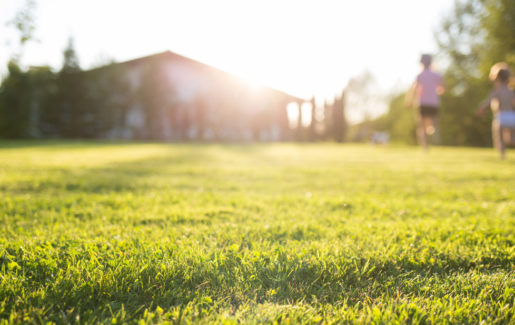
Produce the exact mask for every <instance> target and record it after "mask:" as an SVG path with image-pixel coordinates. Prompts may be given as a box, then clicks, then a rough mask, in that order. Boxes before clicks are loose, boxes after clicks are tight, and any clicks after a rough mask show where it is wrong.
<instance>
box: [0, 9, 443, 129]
mask: <svg viewBox="0 0 515 325" xmlns="http://www.w3.org/2000/svg"><path fill="white" fill-rule="evenodd" d="M35 2H36V11H35V14H36V33H35V35H36V37H37V39H38V40H39V42H38V43H35V42H32V43H31V44H30V45H29V46H27V48H26V50H25V53H24V56H23V58H22V62H23V63H24V64H25V65H43V64H49V65H50V66H52V67H54V68H56V69H58V68H59V67H60V65H61V63H62V50H63V48H64V47H65V46H66V43H67V39H68V38H69V37H70V36H72V37H73V38H74V41H75V48H76V50H77V52H78V55H79V59H80V62H81V66H82V68H86V69H87V68H89V67H92V66H94V65H98V64H99V63H100V62H102V61H104V62H105V61H106V59H109V58H112V59H115V60H116V61H125V60H129V59H133V58H137V57H141V56H146V55H149V54H153V53H157V52H161V51H165V50H170V51H173V52H176V53H179V54H182V55H185V56H188V57H191V58H193V59H196V60H198V61H201V62H204V63H207V64H210V65H212V66H215V67H217V68H220V69H222V70H225V71H228V72H231V73H233V74H236V75H238V76H241V77H243V78H245V79H247V80H250V81H252V82H255V83H258V84H265V85H267V86H271V87H274V88H277V89H280V90H283V91H286V92H288V93H291V94H294V95H297V96H301V97H305V98H309V97H311V96H312V95H313V94H314V95H316V97H317V98H318V99H319V100H323V98H324V97H325V98H332V97H334V95H335V94H337V93H340V92H341V90H342V89H343V88H344V87H345V86H346V84H347V82H348V81H349V78H351V77H353V76H356V75H359V74H361V73H363V72H364V71H366V70H368V71H370V72H371V73H372V75H373V76H374V77H375V79H376V80H377V87H378V89H377V91H378V93H388V92H389V91H391V90H392V89H399V88H402V87H406V86H407V85H408V84H410V83H411V82H412V80H413V79H414V77H415V75H416V74H417V73H418V71H419V64H418V59H419V57H420V54H421V53H424V52H429V53H434V52H436V49H437V47H436V44H435V41H434V37H433V31H434V30H435V29H436V28H437V27H438V25H439V22H440V19H441V17H442V15H443V14H445V13H446V12H448V11H449V10H450V8H451V6H452V4H453V1H450V0H432V1H422V0H359V1H353V0H333V1H326V0H312V1H302V0H292V1H290V0H254V1H247V0H217V1H212V0H205V1H201V0H183V1H176V0H168V1H166V0H141V1H135V0H35ZM23 3H24V1H20V0H2V1H0V72H3V73H5V63H6V62H7V60H8V58H9V56H10V55H11V54H12V53H13V51H14V50H15V48H16V46H15V44H16V36H17V34H16V32H15V31H14V29H13V28H12V27H8V26H6V22H7V21H9V20H11V19H12V18H13V17H14V15H15V13H16V11H17V10H18V9H19V8H20V6H22V5H23ZM370 110H372V112H370V113H371V114H372V115H374V114H375V113H377V112H379V111H381V110H384V105H383V106H381V104H380V103H379V104H377V105H376V107H374V108H371V109H370ZM374 110H375V112H374ZM362 113H363V112H356V113H355V114H352V112H351V116H350V118H351V120H359V119H360V116H361V115H360V114H362Z"/></svg>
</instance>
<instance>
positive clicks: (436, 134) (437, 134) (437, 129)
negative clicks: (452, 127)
mask: <svg viewBox="0 0 515 325" xmlns="http://www.w3.org/2000/svg"><path fill="white" fill-rule="evenodd" d="M432 123H433V129H434V132H433V144H440V127H439V119H438V115H435V116H433V121H432Z"/></svg>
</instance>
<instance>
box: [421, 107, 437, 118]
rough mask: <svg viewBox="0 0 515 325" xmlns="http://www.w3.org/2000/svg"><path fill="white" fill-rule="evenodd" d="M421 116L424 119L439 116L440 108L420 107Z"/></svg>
mask: <svg viewBox="0 0 515 325" xmlns="http://www.w3.org/2000/svg"><path fill="white" fill-rule="evenodd" d="M420 115H422V117H435V116H437V115H438V107H434V106H424V105H422V106H420Z"/></svg>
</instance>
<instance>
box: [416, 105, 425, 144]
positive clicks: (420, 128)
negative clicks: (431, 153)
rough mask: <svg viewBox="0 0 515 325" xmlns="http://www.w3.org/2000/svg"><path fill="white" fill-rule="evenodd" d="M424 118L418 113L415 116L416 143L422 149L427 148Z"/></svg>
mask: <svg viewBox="0 0 515 325" xmlns="http://www.w3.org/2000/svg"><path fill="white" fill-rule="evenodd" d="M424 120H425V118H424V117H423V116H422V115H421V114H418V116H417V140H418V144H419V145H420V146H421V147H422V148H423V149H427V137H426V126H425V122H424Z"/></svg>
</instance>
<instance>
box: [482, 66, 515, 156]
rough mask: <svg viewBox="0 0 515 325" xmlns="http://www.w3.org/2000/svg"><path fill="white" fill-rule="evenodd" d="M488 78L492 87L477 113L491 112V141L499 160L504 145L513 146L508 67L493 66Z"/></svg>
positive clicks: (513, 95) (514, 101)
mask: <svg viewBox="0 0 515 325" xmlns="http://www.w3.org/2000/svg"><path fill="white" fill-rule="evenodd" d="M489 78H490V80H491V81H492V82H493V84H494V87H493V89H492V91H491V92H490V96H489V97H488V98H487V99H486V100H484V101H483V102H482V103H481V104H480V105H479V108H478V111H477V113H478V115H484V113H485V111H486V110H487V109H488V108H490V109H491V110H492V113H493V119H492V140H493V143H494V146H495V148H496V149H497V150H498V151H499V154H500V155H501V159H504V157H505V151H506V145H508V144H515V139H514V138H515V92H513V90H512V89H510V88H509V87H508V83H509V81H510V69H509V67H508V65H507V64H506V63H505V62H499V63H496V64H494V65H493V66H492V68H491V69H490V75H489Z"/></svg>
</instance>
